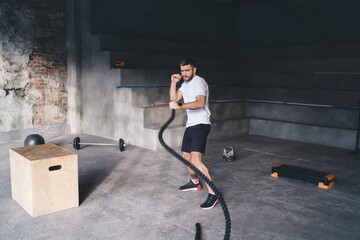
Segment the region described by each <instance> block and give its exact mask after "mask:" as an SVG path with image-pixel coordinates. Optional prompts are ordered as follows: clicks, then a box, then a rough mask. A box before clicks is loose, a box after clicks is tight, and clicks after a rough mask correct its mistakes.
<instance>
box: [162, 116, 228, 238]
mask: <svg viewBox="0 0 360 240" xmlns="http://www.w3.org/2000/svg"><path fill="white" fill-rule="evenodd" d="M174 118H175V110H174V109H173V110H172V112H171V117H170V118H169V120H167V122H166V123H165V124H164V125H163V126H162V127H161V129H160V132H159V136H158V137H159V141H160V143H161V145H162V146H163V147H164V148H165V149H166V150H167V151H168V152H169V153H170V154H171V155H173V156H174V157H176V158H177V159H179V160H180V161H181V162H182V163H183V164H185V165H186V166H188V167H189V168H191V170H193V171H194V172H195V173H196V174H197V175H198V176H199V177H201V178H202V179H203V180H204V181H205V182H206V183H207V184H208V185H209V186H210V188H211V189H212V190H213V191H214V193H215V195H216V196H217V198H218V199H219V202H220V205H221V207H222V210H223V213H224V217H225V235H224V240H228V239H229V238H230V232H231V220H230V214H229V211H228V209H227V206H226V203H225V200H224V198H223V197H222V195H221V194H220V193H219V191H218V190H217V188H216V187H215V185H214V184H213V183H212V182H211V181H210V180H209V179H208V178H207V177H206V176H205V175H204V174H203V173H202V172H201V171H200V170H199V169H197V168H196V167H195V166H194V165H192V164H191V163H189V162H188V161H186V159H184V158H183V157H181V156H180V155H179V154H178V153H177V152H175V151H174V150H173V149H171V148H170V147H169V146H168V145H166V143H165V142H164V140H163V137H162V135H163V132H164V131H165V129H166V128H167V127H168V126H169V124H170V123H171V122H172V121H173V120H174ZM198 229H200V225H197V224H196V230H198ZM197 235H198V233H197Z"/></svg>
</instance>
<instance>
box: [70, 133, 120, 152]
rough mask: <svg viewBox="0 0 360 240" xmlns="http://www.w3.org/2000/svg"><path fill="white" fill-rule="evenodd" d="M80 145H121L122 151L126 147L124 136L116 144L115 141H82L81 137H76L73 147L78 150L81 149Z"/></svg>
mask: <svg viewBox="0 0 360 240" xmlns="http://www.w3.org/2000/svg"><path fill="white" fill-rule="evenodd" d="M80 145H91V146H119V150H120V152H122V151H124V150H125V148H126V144H125V141H124V140H123V139H122V138H120V139H119V144H114V143H82V142H81V141H80V138H79V137H76V138H74V141H73V147H74V148H75V149H76V150H79V149H80Z"/></svg>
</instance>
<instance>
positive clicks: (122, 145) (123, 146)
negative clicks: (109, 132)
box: [119, 138, 126, 152]
mask: <svg viewBox="0 0 360 240" xmlns="http://www.w3.org/2000/svg"><path fill="white" fill-rule="evenodd" d="M125 147H126V145H125V142H124V140H123V139H122V138H120V139H119V150H120V152H122V151H124V150H125Z"/></svg>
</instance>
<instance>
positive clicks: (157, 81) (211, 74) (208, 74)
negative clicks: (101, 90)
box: [120, 62, 241, 86]
mask: <svg viewBox="0 0 360 240" xmlns="http://www.w3.org/2000/svg"><path fill="white" fill-rule="evenodd" d="M177 67H178V65H177V62H176V63H174V69H173V70H171V69H126V68H124V69H121V70H120V75H121V77H120V79H121V81H120V82H121V84H120V86H154V85H170V78H171V75H172V74H175V73H180V68H177ZM197 74H198V75H199V76H200V77H202V78H204V79H205V80H206V82H207V83H208V85H215V84H219V79H221V84H222V85H237V83H238V82H239V81H241V79H240V78H239V74H238V73H237V72H229V71H226V72H224V71H216V69H214V71H203V70H202V69H201V68H198V69H197ZM234 83H236V84H234ZM238 85H240V84H238Z"/></svg>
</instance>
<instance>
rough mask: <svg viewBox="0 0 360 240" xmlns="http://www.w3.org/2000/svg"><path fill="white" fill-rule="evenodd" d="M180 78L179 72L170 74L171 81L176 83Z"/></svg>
mask: <svg viewBox="0 0 360 240" xmlns="http://www.w3.org/2000/svg"><path fill="white" fill-rule="evenodd" d="M180 80H181V75H180V74H173V75H171V82H172V83H177V82H179V81H180Z"/></svg>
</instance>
